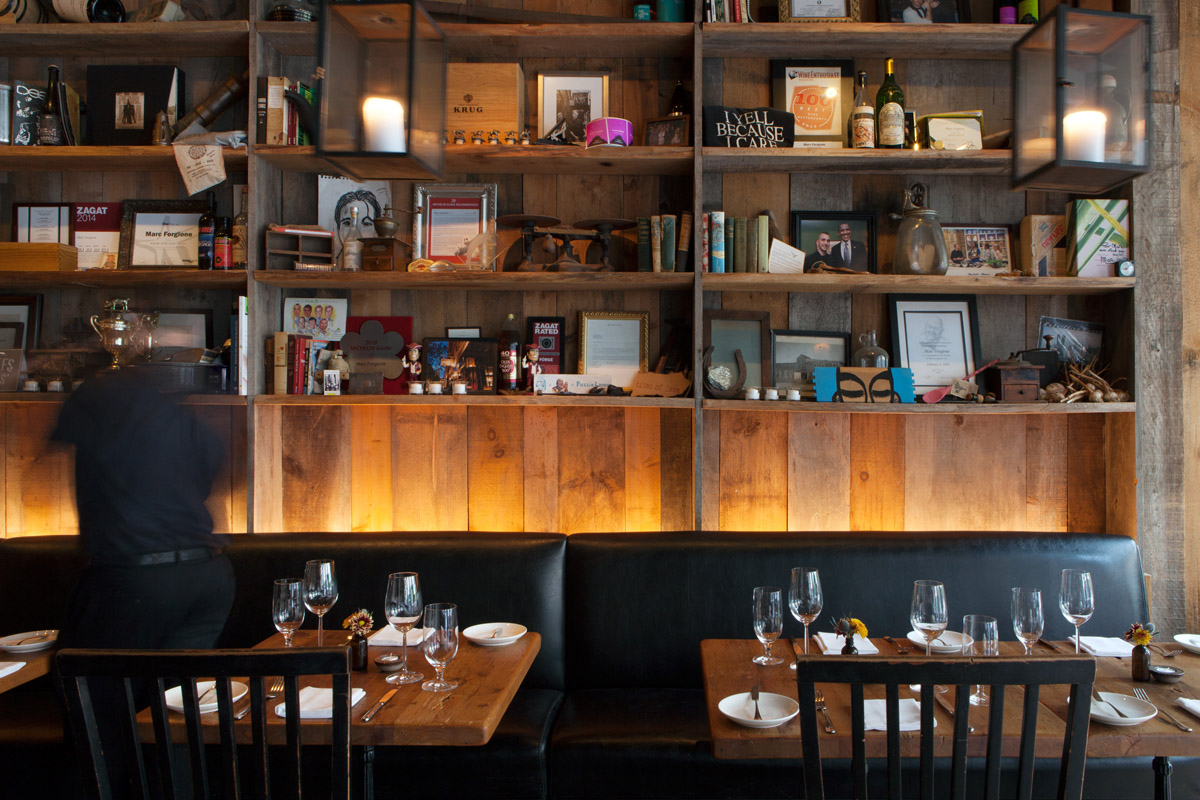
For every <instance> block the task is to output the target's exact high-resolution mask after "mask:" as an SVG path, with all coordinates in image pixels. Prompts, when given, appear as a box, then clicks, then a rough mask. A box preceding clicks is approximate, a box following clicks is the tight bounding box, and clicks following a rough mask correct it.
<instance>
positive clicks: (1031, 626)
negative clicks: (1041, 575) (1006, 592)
mask: <svg viewBox="0 0 1200 800" xmlns="http://www.w3.org/2000/svg"><path fill="white" fill-rule="evenodd" d="M1012 624H1013V633H1015V634H1016V635H1017V638H1018V639H1020V640H1021V644H1022V645H1024V646H1025V655H1027V656H1031V655H1033V645H1034V644H1035V643H1036V642H1037V640H1038V639H1040V638H1042V631H1044V630H1045V628H1046V621H1045V618H1044V617H1043V616H1042V592H1041V590H1040V589H1023V588H1021V587H1019V586H1017V587H1013V590H1012Z"/></svg>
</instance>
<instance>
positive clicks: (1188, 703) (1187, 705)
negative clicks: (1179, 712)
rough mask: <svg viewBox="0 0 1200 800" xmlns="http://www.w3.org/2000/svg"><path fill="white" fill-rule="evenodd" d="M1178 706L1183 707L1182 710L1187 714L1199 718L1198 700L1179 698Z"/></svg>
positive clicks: (1199, 703)
mask: <svg viewBox="0 0 1200 800" xmlns="http://www.w3.org/2000/svg"><path fill="white" fill-rule="evenodd" d="M1179 705H1181V706H1183V708H1184V710H1185V711H1187V712H1188V713H1189V714H1192V715H1194V716H1197V717H1200V700H1192V699H1191V698H1190V697H1181V698H1179Z"/></svg>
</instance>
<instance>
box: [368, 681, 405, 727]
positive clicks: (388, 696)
mask: <svg viewBox="0 0 1200 800" xmlns="http://www.w3.org/2000/svg"><path fill="white" fill-rule="evenodd" d="M397 691H399V690H398V689H392V690H391V691H390V692H388V693H387V694H385V695H384V696H383V697H382V698H380V700H379V702H378V703H376V704H375V705H374V706H372V707H371V710H370V711H368V712H367V713H365V714H363V715H362V721H363V722H370V721H371V718H372V717H374V716H375V715H376V714H377V713H379V710H380V709H382V708H383V707H384V706H386V705H387V704H388V701H389V700H391V699H392V697H393V696H394V695H395V694H396V692H397Z"/></svg>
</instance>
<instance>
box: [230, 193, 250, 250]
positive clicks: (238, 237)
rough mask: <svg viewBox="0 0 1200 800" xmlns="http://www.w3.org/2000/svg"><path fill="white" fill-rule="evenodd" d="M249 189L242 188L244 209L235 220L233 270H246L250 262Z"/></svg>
mask: <svg viewBox="0 0 1200 800" xmlns="http://www.w3.org/2000/svg"><path fill="white" fill-rule="evenodd" d="M248 196H249V187H247V186H243V187H242V208H241V210H240V211H238V214H237V216H236V217H234V218H233V268H234V269H246V265H247V264H248V263H249V262H250V232H249V215H248V213H247V211H246V205H247V198H248Z"/></svg>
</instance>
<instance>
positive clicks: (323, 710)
mask: <svg viewBox="0 0 1200 800" xmlns="http://www.w3.org/2000/svg"><path fill="white" fill-rule="evenodd" d="M366 694H367V692H366V690H365V689H351V690H350V705H355V704H356V703H358V701H359V700H362V699H363V697H365V696H366ZM275 714H276V716H280V717H286V716H287V703H286V702H283V703H280V704H278V705H277V706H275ZM332 718H333V689H318V688H317V687H316V686H303V687H301V689H300V719H332Z"/></svg>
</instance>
